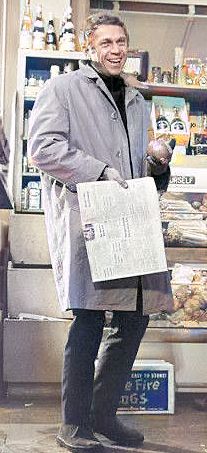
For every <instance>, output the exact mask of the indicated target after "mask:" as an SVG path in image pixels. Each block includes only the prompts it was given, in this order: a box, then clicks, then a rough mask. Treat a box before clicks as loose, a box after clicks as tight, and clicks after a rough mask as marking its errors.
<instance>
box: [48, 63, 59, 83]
mask: <svg viewBox="0 0 207 453" xmlns="http://www.w3.org/2000/svg"><path fill="white" fill-rule="evenodd" d="M59 74H60V66H58V65H56V64H52V65H51V66H50V78H51V79H53V77H57V76H58V75H59Z"/></svg>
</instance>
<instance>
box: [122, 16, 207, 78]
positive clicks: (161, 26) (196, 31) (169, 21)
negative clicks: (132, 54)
mask: <svg viewBox="0 0 207 453" xmlns="http://www.w3.org/2000/svg"><path fill="white" fill-rule="evenodd" d="M121 17H122V18H123V20H124V22H125V23H126V25H127V27H128V29H129V32H130V44H131V47H132V48H139V49H144V50H149V53H150V65H151V66H158V65H159V66H162V68H163V70H166V69H171V68H172V66H173V64H174V48H175V47H177V46H183V45H184V47H185V56H195V57H202V58H205V57H207V49H206V46H205V42H206V27H207V18H206V19H204V18H201V19H199V18H197V19H194V20H193V21H190V20H189V18H184V17H173V16H171V17H169V16H159V15H154V16H153V15H140V14H137V13H134V14H132V13H122V14H121Z"/></svg>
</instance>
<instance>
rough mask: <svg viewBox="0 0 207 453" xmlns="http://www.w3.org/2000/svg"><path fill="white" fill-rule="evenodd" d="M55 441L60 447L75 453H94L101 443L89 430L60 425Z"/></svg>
mask: <svg viewBox="0 0 207 453" xmlns="http://www.w3.org/2000/svg"><path fill="white" fill-rule="evenodd" d="M56 440H57V443H58V444H59V445H61V447H65V448H68V449H70V450H71V451H72V452H77V453H79V452H83V451H88V452H89V451H96V449H97V448H99V447H101V443H100V442H99V441H98V439H96V438H95V436H94V435H93V432H92V431H91V429H89V428H84V427H81V426H75V425H62V427H61V428H60V431H59V434H58V435H57V437H56Z"/></svg>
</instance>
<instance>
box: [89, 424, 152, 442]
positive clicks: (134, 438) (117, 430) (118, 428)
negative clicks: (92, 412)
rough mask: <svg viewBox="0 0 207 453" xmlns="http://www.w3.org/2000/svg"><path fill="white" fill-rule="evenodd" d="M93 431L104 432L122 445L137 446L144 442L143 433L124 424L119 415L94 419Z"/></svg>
mask: <svg viewBox="0 0 207 453" xmlns="http://www.w3.org/2000/svg"><path fill="white" fill-rule="evenodd" d="M93 431H94V432H95V433H99V434H103V435H104V436H105V437H107V438H108V439H110V440H112V441H114V442H116V444H118V445H120V446H127V447H137V446H139V445H140V444H142V443H143V442H144V436H143V434H142V433H140V432H139V431H137V430H136V429H134V428H130V427H129V426H126V425H123V424H122V423H121V422H120V421H119V420H118V418H117V417H108V418H103V420H99V421H97V420H94V423H93Z"/></svg>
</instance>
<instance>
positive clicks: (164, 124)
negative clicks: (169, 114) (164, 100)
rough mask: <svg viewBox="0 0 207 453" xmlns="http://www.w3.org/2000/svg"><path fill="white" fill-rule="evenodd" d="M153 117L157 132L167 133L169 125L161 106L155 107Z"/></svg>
mask: <svg viewBox="0 0 207 453" xmlns="http://www.w3.org/2000/svg"><path fill="white" fill-rule="evenodd" d="M155 116H156V124H157V130H159V131H165V132H166V131H169V130H170V123H169V121H168V120H167V118H166V116H165V114H164V109H163V107H162V106H160V105H157V106H155Z"/></svg>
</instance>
